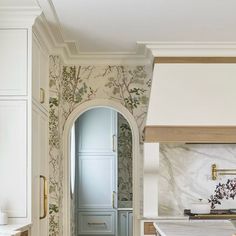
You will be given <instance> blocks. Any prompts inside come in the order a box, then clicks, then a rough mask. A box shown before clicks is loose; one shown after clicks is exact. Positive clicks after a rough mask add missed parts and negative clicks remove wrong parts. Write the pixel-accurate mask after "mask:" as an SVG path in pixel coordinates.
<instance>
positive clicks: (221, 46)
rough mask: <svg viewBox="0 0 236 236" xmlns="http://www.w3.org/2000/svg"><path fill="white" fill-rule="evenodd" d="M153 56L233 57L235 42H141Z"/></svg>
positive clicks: (235, 54) (235, 52) (235, 50)
mask: <svg viewBox="0 0 236 236" xmlns="http://www.w3.org/2000/svg"><path fill="white" fill-rule="evenodd" d="M142 43H143V44H145V45H146V48H147V50H150V52H151V53H152V56H153V57H235V56H236V42H168V43H167V42H142Z"/></svg>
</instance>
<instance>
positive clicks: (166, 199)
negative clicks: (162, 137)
mask: <svg viewBox="0 0 236 236" xmlns="http://www.w3.org/2000/svg"><path fill="white" fill-rule="evenodd" d="M214 163H215V164H216V165H217V167H218V168H236V144H161V145H160V156H159V165H160V166H159V167H160V168H159V184H158V185H159V196H158V198H159V215H160V216H182V215H183V211H184V209H190V208H191V204H192V203H193V202H196V201H198V199H199V198H202V199H205V200H207V199H208V198H209V197H210V195H212V194H213V193H214V190H215V187H216V185H217V184H218V183H219V182H221V183H223V182H226V181H227V179H232V178H234V177H235V176H220V177H218V179H217V180H216V181H213V180H211V165H212V164H214ZM217 208H221V209H223V208H224V209H225V208H236V200H224V201H223V202H222V205H219V206H217ZM217 208H216V209H217Z"/></svg>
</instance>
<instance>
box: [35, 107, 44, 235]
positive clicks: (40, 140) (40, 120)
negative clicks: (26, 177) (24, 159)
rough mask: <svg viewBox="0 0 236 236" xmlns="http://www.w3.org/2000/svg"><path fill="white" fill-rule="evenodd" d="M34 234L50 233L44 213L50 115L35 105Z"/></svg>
mask: <svg viewBox="0 0 236 236" xmlns="http://www.w3.org/2000/svg"><path fill="white" fill-rule="evenodd" d="M32 130H33V133H32V135H33V137H32V157H33V160H32V175H33V176H32V218H33V225H32V235H45V236H46V235H48V216H47V217H46V218H45V219H41V220H40V219H39V218H40V216H42V215H43V210H44V209H43V201H44V197H43V187H44V186H43V182H42V180H41V179H40V175H43V176H45V177H46V178H47V179H48V117H47V115H45V114H44V113H42V111H40V109H39V108H38V107H36V106H35V105H33V112H32Z"/></svg>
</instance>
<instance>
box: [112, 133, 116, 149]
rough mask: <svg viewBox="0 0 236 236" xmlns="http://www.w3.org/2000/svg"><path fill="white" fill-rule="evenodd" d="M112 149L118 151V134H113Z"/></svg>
mask: <svg viewBox="0 0 236 236" xmlns="http://www.w3.org/2000/svg"><path fill="white" fill-rule="evenodd" d="M112 151H113V152H116V135H115V134H114V135H112Z"/></svg>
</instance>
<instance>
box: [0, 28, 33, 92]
mask: <svg viewBox="0 0 236 236" xmlns="http://www.w3.org/2000/svg"><path fill="white" fill-rule="evenodd" d="M0 52H1V53H0V65H1V76H0V84H1V86H0V95H6V96H7V95H26V94H27V78H28V76H27V63H28V58H27V55H28V49H27V30H26V29H0Z"/></svg>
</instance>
